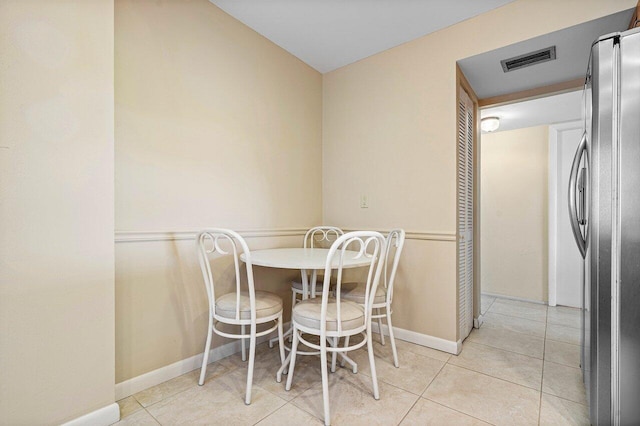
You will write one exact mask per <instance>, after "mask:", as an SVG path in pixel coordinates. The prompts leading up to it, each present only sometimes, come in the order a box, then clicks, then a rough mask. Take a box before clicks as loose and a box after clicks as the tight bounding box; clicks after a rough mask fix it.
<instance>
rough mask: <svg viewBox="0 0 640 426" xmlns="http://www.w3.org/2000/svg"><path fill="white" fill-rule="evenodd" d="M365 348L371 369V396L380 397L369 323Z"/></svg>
mask: <svg viewBox="0 0 640 426" xmlns="http://www.w3.org/2000/svg"><path fill="white" fill-rule="evenodd" d="M367 349H368V351H369V368H370V369H371V383H372V384H373V398H374V399H380V392H379V391H378V375H377V374H376V361H375V358H374V356H373V342H372V339H371V323H369V329H368V330H367Z"/></svg>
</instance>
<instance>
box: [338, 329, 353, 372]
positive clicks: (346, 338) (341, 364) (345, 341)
mask: <svg viewBox="0 0 640 426" xmlns="http://www.w3.org/2000/svg"><path fill="white" fill-rule="evenodd" d="M349 337H351V336H346V337H345V338H344V347H345V348H346V347H347V346H349ZM344 354H345V355H346V354H347V353H346V352H345V353H344ZM344 361H345V360H344V358H342V361H340V367H344Z"/></svg>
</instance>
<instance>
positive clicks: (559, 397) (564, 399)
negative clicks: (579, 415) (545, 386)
mask: <svg viewBox="0 0 640 426" xmlns="http://www.w3.org/2000/svg"><path fill="white" fill-rule="evenodd" d="M542 393H543V394H545V395H549V396H553V397H554V398H558V399H561V400H563V401H567V402H572V403H574V404H578V405H582V406H583V407H587V408H589V405H587V404H583V403H582V402H577V401H574V400H573V399H569V398H565V397H563V396H558V395H554V394H552V393H549V392H542Z"/></svg>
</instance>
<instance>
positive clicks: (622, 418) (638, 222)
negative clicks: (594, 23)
mask: <svg viewBox="0 0 640 426" xmlns="http://www.w3.org/2000/svg"><path fill="white" fill-rule="evenodd" d="M625 34H626V33H625ZM619 81H620V101H619V102H620V103H619V114H618V115H619V117H620V121H619V129H620V133H619V138H618V140H619V152H618V159H619V166H618V177H617V182H618V185H619V187H618V205H617V210H618V211H617V216H618V220H617V226H616V229H615V230H614V232H616V234H617V237H618V238H617V239H616V240H617V244H616V245H617V247H615V248H614V250H615V252H616V253H615V256H614V259H615V258H617V265H614V267H615V268H616V270H617V273H616V272H615V271H614V277H617V282H614V283H613V285H615V286H616V289H615V290H617V291H614V292H613V293H614V295H617V300H616V298H614V300H613V315H614V323H615V322H617V324H618V327H617V329H616V328H614V333H615V335H614V336H612V340H613V342H612V343H613V350H614V352H613V353H614V356H616V359H614V360H613V367H614V380H613V384H614V388H613V395H614V404H613V407H612V408H613V420H614V424H620V425H638V424H640V309H639V308H638V307H639V306H640V216H639V215H638V214H639V213H640V33H639V32H637V31H636V32H632V33H631V34H629V35H623V36H622V37H621V39H620V78H619ZM616 370H617V371H616ZM616 373H617V374H616Z"/></svg>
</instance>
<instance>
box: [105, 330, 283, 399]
mask: <svg viewBox="0 0 640 426" xmlns="http://www.w3.org/2000/svg"><path fill="white" fill-rule="evenodd" d="M288 324H289V323H285V324H283V327H284V329H285V331H286V330H287V329H288V328H289V326H288ZM273 336H277V334H275V333H272V334H271V335H269V336H262V337H259V338H258V339H257V342H258V344H260V343H262V342H265V341H267V339H269V338H271V337H273ZM240 350H241V343H240V340H236V341H233V342H229V343H226V344H224V345H222V346H218V347H216V348H213V349H211V350H210V351H209V361H208V363H209V364H211V363H212V362H216V361H219V360H221V359H222V358H226V357H228V356H231V355H233V354H235V353H237V352H240ZM201 367H202V354H198V355H194V356H192V357H190V358H186V359H183V360H181V361H178V362H174V363H173V364H169V365H166V366H164V367H160V368H158V369H157V370H153V371H149V372H148V373H144V374H142V375H140V376H136V377H134V378H132V379H129V380H125V381H124V382H120V383H117V384H116V401H119V400H121V399H122V398H126V397H128V396H131V395H133V394H134V393H138V392H140V391H143V390H145V389H148V388H150V387H152V386H155V385H159V384H160V383H164V382H166V381H167V380H171V379H174V378H176V377H178V376H182V375H183V374H186V373H188V372H190V371H193V370H196V369H198V368H201Z"/></svg>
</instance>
